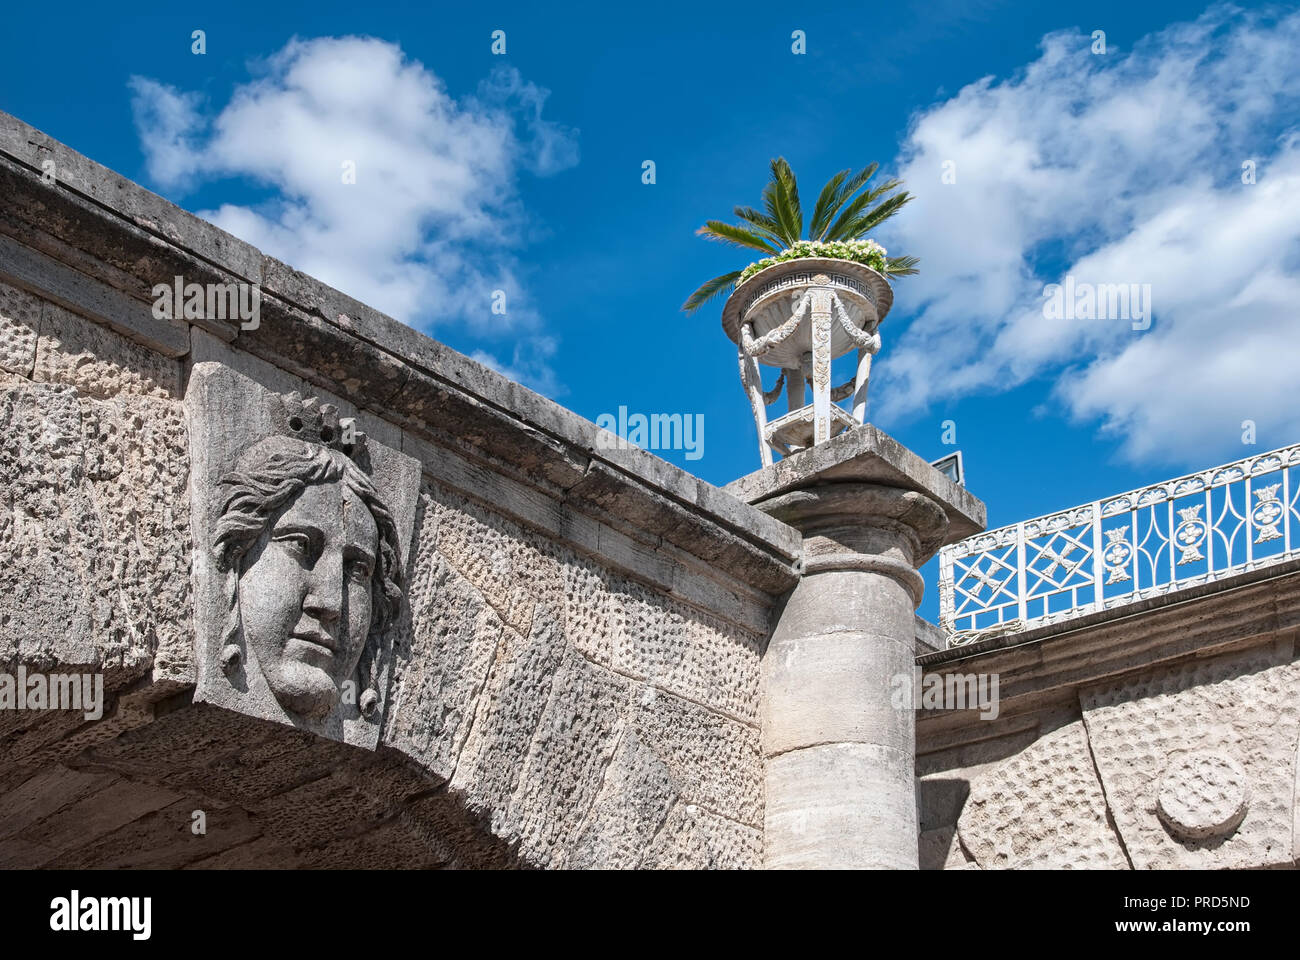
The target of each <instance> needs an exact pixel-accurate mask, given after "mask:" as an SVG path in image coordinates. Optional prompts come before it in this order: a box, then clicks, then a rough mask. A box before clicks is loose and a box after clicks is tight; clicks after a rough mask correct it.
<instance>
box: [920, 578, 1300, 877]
mask: <svg viewBox="0 0 1300 960" xmlns="http://www.w3.org/2000/svg"><path fill="white" fill-rule="evenodd" d="M1296 567H1297V564H1295V563H1289V564H1282V565H1278V566H1277V567H1274V568H1263V569H1261V570H1256V571H1252V572H1250V573H1247V574H1240V575H1237V576H1235V577H1233V578H1229V579H1227V580H1224V581H1220V582H1218V583H1211V584H1206V585H1203V586H1201V587H1199V588H1195V589H1193V590H1188V591H1183V592H1180V593H1178V594H1173V595H1167V596H1165V597H1160V598H1156V599H1154V600H1151V601H1143V602H1141V603H1140V604H1138V605H1136V606H1137V607H1138V608H1137V609H1130V610H1120V611H1104V612H1103V613H1101V614H1093V615H1091V616H1090V617H1084V618H1080V619H1079V620H1078V621H1075V622H1070V621H1066V622H1065V623H1062V624H1056V625H1053V626H1051V627H1047V628H1039V629H1038V630H1036V631H1034V632H1032V633H1030V634H1027V635H1021V636H1015V635H1012V636H1011V637H1009V638H1001V639H999V640H995V641H990V642H987V643H985V644H984V645H983V649H976V650H972V651H963V650H962V649H961V648H957V649H954V650H948V651H942V652H938V653H931V654H924V655H922V656H921V657H920V658H919V659H920V660H921V662H922V663H924V664H926V669H927V671H929V673H930V674H931V675H934V676H946V675H949V674H972V673H997V674H999V675H1000V677H1001V678H1002V680H1001V682H1002V689H1001V700H1002V702H1001V710H1000V712H999V715H998V716H997V718H996V719H988V720H980V719H978V715H977V714H975V713H973V712H971V711H948V712H935V713H933V714H921V715H918V716H919V721H918V758H917V773H918V776H919V781H918V795H919V799H920V807H921V838H920V853H921V865H922V868H928V869H944V868H946V869H1006V868H1023V867H1030V868H1044V867H1046V868H1072V869H1139V870H1140V869H1153V868H1196V869H1216V868H1217V869H1229V868H1266V867H1267V868H1277V867H1286V868H1291V867H1294V866H1295V864H1296V862H1297V848H1296V843H1297V840H1298V839H1300V834H1298V833H1297V830H1296V816H1297V811H1298V810H1300V807H1297V804H1296V797H1297V773H1298V772H1300V771H1298V769H1297V765H1296V756H1297V750H1300V714H1298V713H1297V706H1296V696H1295V691H1296V689H1297V683H1298V682H1300V651H1298V650H1297V649H1296V628H1297V626H1300V574H1298V573H1297V570H1296Z"/></svg>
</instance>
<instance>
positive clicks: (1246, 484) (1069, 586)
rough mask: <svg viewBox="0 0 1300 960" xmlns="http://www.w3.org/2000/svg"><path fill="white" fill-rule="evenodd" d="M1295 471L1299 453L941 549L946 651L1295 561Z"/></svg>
mask: <svg viewBox="0 0 1300 960" xmlns="http://www.w3.org/2000/svg"><path fill="white" fill-rule="evenodd" d="M1297 465H1300V444H1297V445H1293V446H1290V447H1283V448H1282V449H1280V450H1273V451H1271V452H1269V453H1263V454H1259V455H1258V456H1253V457H1246V458H1245V459H1243V460H1238V461H1237V462H1236V463H1229V464H1225V465H1223V466H1221V467H1214V468H1212V469H1209V470H1201V471H1199V472H1197V473H1193V474H1189V475H1187V476H1185V477H1178V478H1176V479H1173V480H1166V481H1164V482H1162V483H1156V484H1152V485H1150V486H1146V487H1142V488H1140V489H1137V490H1133V491H1130V492H1129V493H1124V494H1120V495H1119V496H1115V497H1109V498H1107V499H1105V500H1097V501H1094V502H1093V503H1089V504H1085V505H1083V506H1079V507H1073V508H1071V509H1069V510H1063V511H1061V512H1059V513H1053V514H1050V515H1048V516H1045V517H1039V518H1037V519H1035V520H1025V521H1022V522H1021V523H1017V524H1013V525H1011V526H1007V527H1002V528H1001V529H998V530H990V531H987V532H986V533H981V534H978V535H976V536H974V537H970V538H969V539H966V540H963V541H961V542H960V543H955V544H952V545H951V546H947V547H944V548H943V550H941V551H940V554H939V623H940V625H941V626H942V627H943V629H944V631H945V632H946V633H947V634H948V646H950V647H954V646H960V645H962V644H965V643H970V642H973V641H974V640H976V639H981V638H984V637H989V636H995V635H998V634H1003V633H1009V632H1014V631H1017V630H1021V629H1024V628H1025V627H1028V626H1039V625H1041V624H1045V623H1053V622H1056V621H1059V620H1068V619H1070V618H1072V617H1078V616H1082V615H1084V614H1086V613H1092V612H1094V611H1098V610H1109V609H1112V608H1114V607H1120V606H1123V605H1124V604H1128V603H1133V602H1134V601H1137V600H1143V599H1146V598H1147V597H1152V596H1156V595H1159V594H1164V593H1170V592H1173V591H1175V590H1182V589H1185V588H1187V587H1190V586H1193V585H1195V584H1200V583H1208V582H1210V581H1213V580H1218V579H1221V578H1223V577H1226V576H1229V575H1232V574H1236V573H1241V572H1243V571H1246V570H1254V569H1257V568H1259V567H1263V566H1267V565H1269V564H1273V563H1279V562H1281V561H1283V560H1288V559H1291V558H1292V557H1295V556H1297V555H1300V485H1298V484H1297V480H1300V476H1295V475H1293V473H1294V471H1295V467H1296V466H1297Z"/></svg>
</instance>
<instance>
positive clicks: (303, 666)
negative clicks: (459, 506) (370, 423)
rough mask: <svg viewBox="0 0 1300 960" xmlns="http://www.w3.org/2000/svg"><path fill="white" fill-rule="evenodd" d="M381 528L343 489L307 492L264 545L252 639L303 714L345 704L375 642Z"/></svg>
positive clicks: (289, 704) (284, 695) (276, 682)
mask: <svg viewBox="0 0 1300 960" xmlns="http://www.w3.org/2000/svg"><path fill="white" fill-rule="evenodd" d="M378 541H379V528H378V526H377V525H376V523H375V521H374V518H373V517H372V516H371V515H370V511H369V510H368V509H367V508H366V506H365V504H364V503H362V502H361V499H360V498H359V497H358V496H356V495H355V494H353V493H352V492H351V491H349V490H348V489H347V487H346V486H345V485H344V484H343V483H342V482H340V481H334V482H332V483H328V484H322V485H317V486H309V487H306V488H305V489H304V490H303V491H302V493H300V494H299V495H298V497H297V498H296V499H295V500H294V501H293V502H292V503H291V504H290V505H289V506H288V507H287V508H285V509H284V510H283V511H282V512H281V513H280V515H279V517H278V518H277V519H276V520H275V521H274V523H273V524H272V525H271V526H270V527H269V528H268V529H267V530H266V531H265V532H264V533H263V534H262V536H261V538H259V541H258V544H257V546H256V547H255V548H254V550H253V551H250V555H249V557H248V560H247V562H246V565H245V567H244V571H243V574H242V575H241V577H240V585H239V603H240V611H241V615H242V618H243V626H244V638H245V640H246V641H247V643H248V644H249V646H250V647H252V650H253V653H254V656H255V657H256V658H257V663H258V666H259V667H260V668H261V671H262V675H263V677H265V678H266V682H267V685H268V686H269V687H270V688H271V692H272V693H274V694H275V697H276V699H277V700H278V701H280V704H281V705H282V706H283V707H284V708H285V709H286V710H289V711H291V712H294V713H301V714H303V715H305V716H310V717H320V716H323V715H325V714H327V713H328V712H329V711H330V710H331V709H332V708H333V707H334V705H335V704H336V703H337V702H338V700H339V697H340V694H341V691H342V689H343V683H344V682H345V681H347V680H348V679H350V678H351V677H352V674H353V672H354V671H355V670H356V668H357V664H358V662H359V661H360V659H361V652H362V649H363V648H364V646H365V643H366V638H367V636H368V635H369V633H370V621H371V595H370V589H371V579H372V577H373V575H374V571H375V567H376V563H377V556H378Z"/></svg>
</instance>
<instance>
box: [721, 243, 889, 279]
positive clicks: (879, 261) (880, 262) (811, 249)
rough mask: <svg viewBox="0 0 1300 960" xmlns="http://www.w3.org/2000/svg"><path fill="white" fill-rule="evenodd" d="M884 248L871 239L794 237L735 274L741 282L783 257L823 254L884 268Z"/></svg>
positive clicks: (781, 259)
mask: <svg viewBox="0 0 1300 960" xmlns="http://www.w3.org/2000/svg"><path fill="white" fill-rule="evenodd" d="M886 253H887V251H886V250H885V248H884V247H882V246H881V245H880V244H878V243H876V241H874V240H830V241H826V240H797V241H795V242H794V243H793V244H791V245H790V246H789V247H787V248H786V249H784V250H782V251H781V252H780V253H778V254H777V255H776V256H774V257H764V258H763V259H762V260H759V261H757V262H756V263H751V264H750V265H749V266H748V267H746V268H745V269H744V270H743V271H741V274H740V276H739V277H738V278H737V280H736V282H737V283H738V284H739V283H744V282H745V281H746V280H748V279H749V278H750V277H752V276H753V275H754V274H756V273H758V271H760V270H762V269H764V268H765V267H770V266H772V265H773V264H777V263H781V262H783V261H785V260H797V259H799V258H800V257H826V258H827V259H831V260H849V261H852V262H853V263H861V264H864V265H866V266H868V267H871V268H872V269H873V270H879V271H880V272H882V273H883V272H884V269H885V256H886Z"/></svg>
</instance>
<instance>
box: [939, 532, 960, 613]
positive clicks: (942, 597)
mask: <svg viewBox="0 0 1300 960" xmlns="http://www.w3.org/2000/svg"><path fill="white" fill-rule="evenodd" d="M952 552H953V547H952V545H951V544H949V545H948V546H946V547H940V548H939V626H940V627H941V628H943V629H944V630H946V631H947V632H949V633H951V632H952V631H953V630H954V629H955V624H954V622H953V621H954V619H955V614H956V610H957V605H956V597H955V590H956V587H955V586H954V584H953V582H952Z"/></svg>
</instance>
